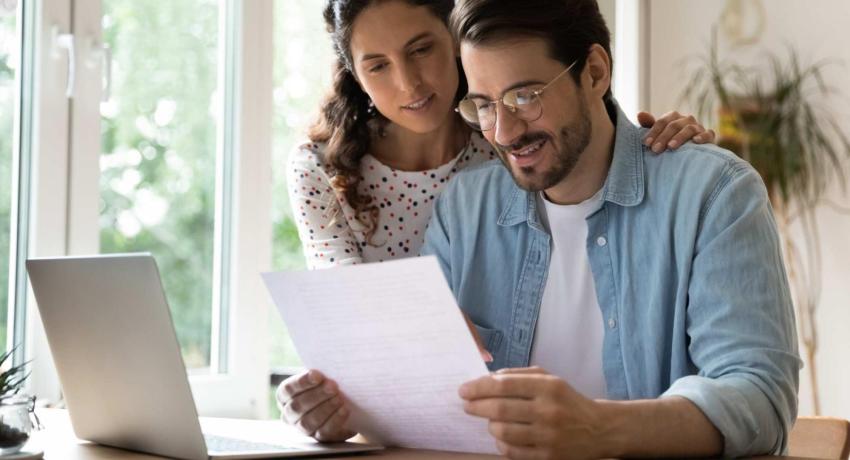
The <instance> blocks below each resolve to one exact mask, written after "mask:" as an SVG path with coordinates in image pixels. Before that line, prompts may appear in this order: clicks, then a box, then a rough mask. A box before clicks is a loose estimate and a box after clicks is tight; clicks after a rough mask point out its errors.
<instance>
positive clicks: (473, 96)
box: [466, 80, 544, 99]
mask: <svg viewBox="0 0 850 460" xmlns="http://www.w3.org/2000/svg"><path fill="white" fill-rule="evenodd" d="M543 83H544V82H542V81H540V80H523V81H519V82H516V83H514V84H512V85H511V86H508V87H507V88H505V89H504V90H502V93H501V94H505V93H507V92H508V91H510V90H512V89H517V88H522V87H523V86H531V85H542V84H543ZM466 97H467V98H469V99H489V98H488V97H487V96H485V95H483V94H478V93H467V94H466Z"/></svg>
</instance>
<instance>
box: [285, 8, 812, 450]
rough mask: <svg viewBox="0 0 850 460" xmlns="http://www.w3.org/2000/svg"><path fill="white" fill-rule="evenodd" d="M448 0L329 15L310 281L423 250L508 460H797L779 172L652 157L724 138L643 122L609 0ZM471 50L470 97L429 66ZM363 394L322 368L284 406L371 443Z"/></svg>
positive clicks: (294, 387)
mask: <svg viewBox="0 0 850 460" xmlns="http://www.w3.org/2000/svg"><path fill="white" fill-rule="evenodd" d="M445 3H446V2H443V3H440V2H427V1H412V0H410V1H402V0H389V1H377V2H376V1H368V0H363V1H359V2H357V1H332V2H331V4H330V5H329V8H328V10H327V11H326V19H327V20H328V22H329V24H331V26H332V27H331V30H332V31H333V32H332V33H333V34H334V35H335V43H336V45H337V52H338V54H339V56H340V59H341V62H342V63H343V66H342V67H341V68H340V70H339V74H338V76H337V77H338V78H337V82H336V85H335V89H336V93H335V96H334V97H332V98H331V99H330V100H329V101H328V103H327V105H326V106H325V107H324V118H323V122H322V123H320V124H319V125H318V126H316V127H315V130H314V133H313V135H314V136H313V138H312V139H313V140H314V141H315V142H316V143H315V144H309V145H307V146H306V151H309V152H313V155H306V154H304V155H301V156H302V157H304V156H306V157H308V158H309V162H308V161H306V160H304V159H303V158H301V159H299V156H298V155H296V159H295V160H293V164H292V168H291V169H292V171H290V172H291V174H292V175H291V176H290V179H291V182H290V184H291V188H292V190H291V192H292V196H293V206H294V207H295V210H296V216H300V220H299V227H300V229H301V236H302V240H303V241H304V244H305V252H307V254H308V258H310V259H311V260H312V262H311V266H314V267H315V266H323V265H325V264H340V263H351V262H361V261H374V260H381V259H382V258H384V259H390V258H393V257H404V256H406V255H415V254H416V253H417V252H420V251H418V249H420V245H422V241H421V240H418V239H417V238H422V239H424V245H422V246H421V253H422V254H433V255H435V256H436V257H437V258H438V260H439V262H440V265H441V267H442V269H443V271H444V273H445V275H446V278H447V279H448V281H449V285H450V286H451V288H452V290H453V292H454V294H455V296H456V298H457V300H458V303H459V305H460V306H461V308H462V309H463V310H464V313H465V314H466V315H467V317H468V318H469V319H470V320H471V321H472V322H473V323H474V324H475V331H476V332H477V333H478V335H479V336H480V337H481V338H482V342H483V344H484V345H485V346H486V347H487V349H488V351H489V353H490V354H491V355H492V358H493V359H492V362H491V363H490V367H491V369H493V370H497V371H496V372H495V373H493V374H491V375H489V376H487V377H483V378H481V379H478V380H475V381H472V382H468V383H466V384H464V385H463V386H462V387H461V388H459V390H458V391H459V394H460V396H461V397H462V398H463V399H464V407H465V410H466V411H467V412H468V413H469V414H471V415H473V416H478V417H484V418H486V419H488V420H489V427H490V432H491V434H492V435H493V436H494V437H495V439H496V441H497V444H498V446H499V449H500V451H501V452H502V453H503V454H505V455H507V456H508V457H511V458H538V457H547V458H551V457H568V456H569V457H578V458H601V457H630V456H654V457H659V456H676V457H681V456H715V455H721V454H722V455H724V456H732V457H734V456H742V455H755V454H765V453H781V452H782V451H783V450H784V448H785V446H786V443H787V437H788V431H789V430H790V427H791V425H792V424H793V421H794V418H795V416H796V392H797V382H798V370H799V366H800V360H799V358H798V356H797V345H796V335H795V331H794V320H793V313H792V306H791V301H790V296H789V293H788V285H787V281H786V277H785V273H784V269H783V265H782V259H781V254H780V251H779V244H778V238H777V234H776V228H775V223H774V221H773V217H772V213H771V209H770V205H769V203H768V200H767V193H766V190H765V188H764V185H763V184H762V182H761V180H760V178H759V177H758V175H757V173H755V171H754V170H753V169H752V168H751V167H749V166H748V165H747V164H746V163H744V162H742V161H741V160H739V159H738V158H737V157H735V156H734V155H733V154H731V153H730V152H726V151H723V150H721V149H718V148H715V147H713V146H710V147H701V146H696V145H693V144H688V145H685V146H684V147H683V148H681V149H680V150H679V151H678V152H676V153H672V154H665V155H660V156H655V155H653V154H651V153H650V152H649V150H650V148H649V147H648V146H647V144H649V146H650V147H656V143H657V142H659V141H660V142H661V143H662V145H659V146H658V150H663V147H664V146H665V145H666V146H670V147H676V146H679V145H681V144H682V143H683V142H684V141H685V140H688V139H689V138H691V137H693V136H695V135H698V133H700V132H701V131H702V129H701V127H698V126H697V125H693V124H688V123H682V120H679V121H677V122H673V123H671V124H669V125H667V128H665V129H664V130H663V131H661V130H657V129H655V128H653V130H652V131H650V133H649V135H648V136H649V137H652V138H655V139H649V140H648V139H646V138H645V137H644V136H645V133H644V132H643V131H642V130H640V129H638V128H637V127H635V126H633V125H632V124H631V123H630V122H629V121H628V120H627V119H626V117H625V115H624V114H623V113H622V112H621V111H620V110H619V108H618V107H617V105H616V102H615V100H614V99H613V97H612V96H611V92H610V83H611V68H612V66H611V58H610V56H611V53H610V47H609V33H608V30H607V27H606V25H605V23H604V21H603V19H602V17H601V16H600V14H599V10H598V7H597V5H596V2H595V1H594V0H555V1H552V0H523V1H521V2H520V1H505V0H462V1H460V2H459V3H458V5H457V7H455V9H454V11H451V2H447V3H448V5H447V4H445ZM450 11H451V19H450V22H449V24H448V29H447V28H446V25H447V24H446V22H445V21H444V18H446V17H447V16H448V14H449V12H450ZM449 30H450V31H451V34H453V35H454V39H455V40H456V43H458V45H457V46H458V47H459V48H456V47H455V45H452V44H451V37H450V36H449ZM394 41H400V43H401V44H402V45H401V46H400V47H399V48H398V49H399V53H401V55H396V54H393V53H386V52H383V51H379V52H376V51H375V50H385V49H395V48H393V47H392V46H390V45H392V44H393V43H394ZM446 43H448V44H446ZM458 49H459V51H458ZM457 52H459V54H460V58H461V61H462V63H463V70H465V76H466V78H467V79H468V87H466V88H464V85H463V84H462V83H460V82H459V81H458V80H457V79H456V78H454V77H452V75H454V76H462V75H463V73H461V72H458V73H456V74H455V73H454V72H450V73H451V74H452V75H450V76H446V74H447V72H446V71H445V66H443V67H442V68H436V69H435V68H434V67H431V66H430V65H429V64H430V63H432V62H437V61H439V62H452V61H453V59H454V56H455V54H454V53H457ZM430 70H435V72H434V73H429V71H430ZM447 80H449V81H447ZM397 88H399V89H397ZM456 93H457V95H459V96H462V99H460V100H459V102H457V103H456V102H455V101H456V100H457V99H456V98H455V96H456ZM367 94H368V96H366V95H367ZM369 98H371V99H369ZM455 104H456V107H457V112H458V113H459V114H460V118H462V120H463V121H465V122H466V123H467V124H468V125H469V126H471V127H472V128H473V129H474V130H480V132H481V135H479V134H477V133H476V132H475V131H473V132H472V133H470V132H469V131H467V130H465V129H463V128H462V127H460V126H459V125H458V121H459V120H458V117H456V116H455V115H454V114H452V113H450V112H449V111H448V109H447V107H452V106H453V105H455ZM437 114H439V116H437ZM683 125H688V127H686V128H684V129H682V131H681V132H678V134H676V135H675V137H672V138H671V137H670V134H671V131H672V132H673V133H675V132H676V131H677V129H676V128H677V127H678V128H681V127H682V126H683ZM659 131H660V132H659ZM322 135H324V137H322ZM665 135H666V136H667V137H666V138H665V137H664V136H665ZM482 136H483V138H484V139H486V141H487V143H486V144H485V143H484V142H482V141H481V137H482ZM711 138H712V136H711V134H710V133H708V139H707V140H710V139H711ZM399 139H404V141H405V142H406V144H404V145H401V144H400V143H399ZM656 139H657V141H656ZM703 140H705V139H703ZM402 147H403V148H402ZM426 151H429V152H431V154H430V156H429V155H425V154H423V152H426ZM458 151H460V152H461V153H460V154H459V155H458V154H456V153H453V152H458ZM301 152H302V153H304V152H305V150H302V151H301ZM434 152H436V153H438V155H435V154H434ZM490 156H493V157H495V158H498V159H499V160H500V162H497V161H489V162H488V161H485V160H486V159H487V158H488V157H490ZM461 170H463V172H461ZM329 171H333V175H332V176H331V175H329V173H328V172H329ZM411 171H415V172H411ZM423 171H424V172H423ZM451 176H455V177H454V178H453V179H452V181H451V183H449V184H448V185H447V186H446V185H445V183H446V182H447V181H448V178H449V177H451ZM331 177H332V178H331ZM444 187H445V188H444ZM398 188H401V192H399V190H397V189H398ZM301 194H304V195H306V196H307V197H309V198H299V196H300V195H301ZM390 197H392V198H390ZM432 212H433V215H431V214H432ZM411 216H413V217H411ZM429 217H430V224H428V228H427V231H426V232H424V234H419V233H405V232H406V230H405V229H404V227H407V228H408V231H409V230H410V229H414V231H418V229H421V228H423V225H422V224H421V221H417V220H415V219H416V218H420V219H425V222H427V219H428V218H429ZM322 218H324V219H327V220H326V221H323V220H322ZM411 220H412V221H411ZM399 234H401V235H403V236H404V239H403V240H401V241H397V238H398V235H399ZM329 248H331V249H329ZM411 252H412V254H410V253H411ZM331 259H332V260H331ZM316 260H318V261H319V262H316ZM529 366H531V367H529ZM343 393H344V389H342V391H341V389H339V388H338V387H337V386H336V384H335V382H333V381H331V380H330V379H327V378H325V377H324V376H323V375H322V374H321V373H319V372H317V371H315V370H311V371H308V372H305V373H303V374H301V375H297V376H294V377H292V378H290V379H288V380H287V381H285V382H284V383H283V384H281V387H280V388H279V390H278V399H279V402H280V404H281V408H282V411H283V416H284V419H285V420H287V421H288V422H290V423H294V424H297V425H298V426H300V427H301V428H302V429H304V430H305V431H306V432H308V433H309V434H311V435H313V436H314V437H316V438H317V439H320V440H328V441H332V440H339V439H345V438H347V437H349V436H351V435H353V434H354V433H352V432H351V431H350V430H349V429H348V428H347V427H346V423H345V422H346V417H347V415H348V412H347V410H346V407H345V401H344V397H343Z"/></svg>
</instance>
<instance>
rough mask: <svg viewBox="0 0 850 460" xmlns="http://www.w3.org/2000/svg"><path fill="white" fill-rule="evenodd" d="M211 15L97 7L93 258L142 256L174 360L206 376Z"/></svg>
mask: <svg viewBox="0 0 850 460" xmlns="http://www.w3.org/2000/svg"><path fill="white" fill-rule="evenodd" d="M218 20H219V5H218V3H217V2H216V1H215V0H180V1H174V2H147V1H145V2H140V1H136V0H104V1H103V34H104V41H105V42H106V43H107V44H108V45H109V46H110V47H111V49H112V53H113V68H112V76H113V82H112V94H111V98H110V100H109V101H108V102H105V103H102V104H101V116H102V121H101V123H102V149H103V150H102V152H103V154H102V155H101V157H100V169H101V183H100V187H101V211H100V227H101V233H100V247H101V252H104V253H114V252H136V251H149V252H151V253H152V254H153V255H154V256H155V257H156V261H157V264H158V265H159V269H160V273H161V275H162V280H163V284H164V286H165V291H166V296H167V297H168V301H169V304H170V305H171V310H172V315H173V318H174V323H175V327H176V329H177V336H178V338H179V340H180V344H181V347H182V350H183V358H184V360H185V362H186V366H187V367H189V368H206V367H209V366H210V361H211V357H210V348H211V337H212V334H211V332H212V331H211V324H212V322H211V320H212V279H213V240H214V236H213V235H214V227H213V225H214V219H215V198H216V194H215V165H216V161H215V159H216V139H217V136H216V130H217V122H218V119H219V113H218V112H219V107H218V104H217V103H216V102H217V93H216V91H217V75H218V60H219V42H218V38H219V30H218Z"/></svg>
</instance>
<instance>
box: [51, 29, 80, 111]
mask: <svg viewBox="0 0 850 460" xmlns="http://www.w3.org/2000/svg"><path fill="white" fill-rule="evenodd" d="M51 36H52V40H51V41H52V42H53V58H54V59H59V58H60V57H61V56H62V51H65V52H66V53H67V55H68V80H67V82H66V83H65V97H67V98H68V99H71V98H73V97H74V83H75V81H74V80H75V78H76V73H77V71H76V60H75V57H74V35H73V34H63V33H60V32H59V26H53V29H51Z"/></svg>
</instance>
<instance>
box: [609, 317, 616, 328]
mask: <svg viewBox="0 0 850 460" xmlns="http://www.w3.org/2000/svg"><path fill="white" fill-rule="evenodd" d="M608 327H609V328H611V329H614V328H615V327H617V320H616V319H614V318H608Z"/></svg>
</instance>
